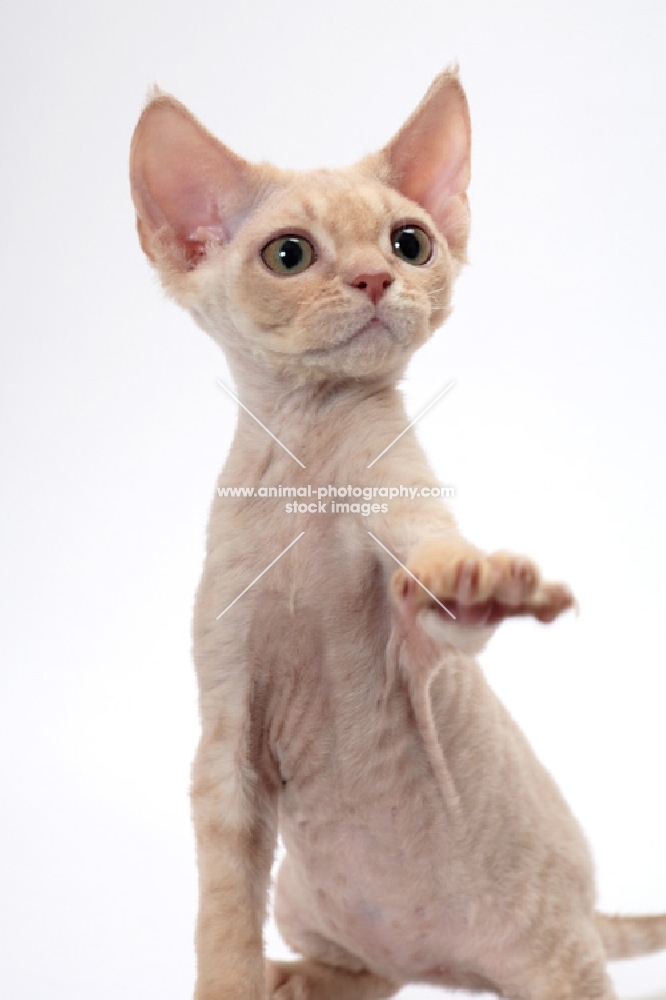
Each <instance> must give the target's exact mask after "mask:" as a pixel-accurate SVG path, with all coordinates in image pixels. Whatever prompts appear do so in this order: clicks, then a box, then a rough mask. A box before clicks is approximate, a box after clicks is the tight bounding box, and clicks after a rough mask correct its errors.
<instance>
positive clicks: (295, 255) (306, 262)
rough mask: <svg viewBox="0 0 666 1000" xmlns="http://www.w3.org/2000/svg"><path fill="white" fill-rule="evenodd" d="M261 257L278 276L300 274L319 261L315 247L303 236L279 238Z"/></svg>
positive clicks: (264, 250) (273, 241) (267, 247)
mask: <svg viewBox="0 0 666 1000" xmlns="http://www.w3.org/2000/svg"><path fill="white" fill-rule="evenodd" d="M261 256H262V258H263V261H264V264H265V265H266V267H269V268H270V269H271V271H275V273H276V274H300V273H301V271H305V270H306V269H307V268H308V267H310V266H311V265H312V264H314V262H315V260H316V259H317V258H316V254H315V251H314V247H313V246H312V244H311V243H310V242H309V241H308V240H306V239H305V237H303V236H278V238H277V239H276V240H271V242H270V243H268V244H267V245H266V246H265V247H264V249H263V250H262V251H261Z"/></svg>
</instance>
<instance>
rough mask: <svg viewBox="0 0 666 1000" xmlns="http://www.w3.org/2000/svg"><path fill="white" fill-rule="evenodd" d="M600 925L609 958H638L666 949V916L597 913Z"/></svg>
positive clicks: (598, 925)
mask: <svg viewBox="0 0 666 1000" xmlns="http://www.w3.org/2000/svg"><path fill="white" fill-rule="evenodd" d="M596 924H597V929H598V930H599V933H600V934H601V938H602V940H603V943H604V948H605V949H606V955H607V956H608V958H609V959H618V958H637V957H638V956H639V955H649V954H651V953H652V952H653V951H661V950H662V948H666V913H659V914H655V915H654V916H649V917H623V916H610V915H609V914H606V913H597V914H596Z"/></svg>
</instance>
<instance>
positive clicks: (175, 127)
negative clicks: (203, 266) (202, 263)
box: [130, 91, 259, 270]
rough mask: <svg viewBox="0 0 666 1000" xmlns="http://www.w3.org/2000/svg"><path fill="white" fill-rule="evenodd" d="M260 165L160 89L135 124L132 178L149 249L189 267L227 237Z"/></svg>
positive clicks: (159, 259) (162, 259) (163, 260)
mask: <svg viewBox="0 0 666 1000" xmlns="http://www.w3.org/2000/svg"><path fill="white" fill-rule="evenodd" d="M257 173H258V172H257V168H256V167H254V166H252V164H250V163H247V162H246V161H245V160H243V159H241V158H240V157H239V156H236V154H235V153H232V152H231V150H229V149H227V148H226V147H225V146H223V145H222V143H221V142H218V140H217V139H215V138H214V136H212V135H211V134H210V133H209V132H207V131H206V129H204V128H203V126H202V125H200V124H199V122H198V121H197V120H196V118H194V116H193V115H191V114H190V112H189V111H188V110H187V108H185V107H184V106H183V105H182V104H180V103H179V102H178V101H176V100H175V99H174V98H173V97H169V96H168V95H167V94H162V93H160V92H159V91H157V92H155V93H154V94H153V96H152V98H151V100H150V101H149V103H148V105H147V106H146V108H145V110H144V112H143V114H142V115H141V118H140V119H139V122H138V124H137V126H136V129H135V130H134V136H133V138H132V147H131V151H130V182H131V187H132V199H133V201H134V207H135V208H136V214H137V228H138V231H139V239H140V241H141V246H142V247H143V249H144V251H145V252H146V254H147V255H148V257H150V259H151V260H153V261H155V262H156V263H158V264H163V265H167V266H169V267H172V268H173V267H175V268H176V269H178V270H191V269H192V268H193V267H196V265H197V263H198V262H199V260H201V258H202V257H203V256H204V255H205V253H206V246H207V245H210V244H211V243H222V242H225V241H226V240H228V239H229V238H230V237H231V235H232V234H233V232H234V231H235V229H236V228H237V227H238V225H239V224H240V222H241V221H242V219H243V217H244V215H245V213H246V212H247V210H248V209H249V207H250V206H251V203H252V200H253V198H254V197H255V195H256V193H257V190H258V187H259V179H258V176H257Z"/></svg>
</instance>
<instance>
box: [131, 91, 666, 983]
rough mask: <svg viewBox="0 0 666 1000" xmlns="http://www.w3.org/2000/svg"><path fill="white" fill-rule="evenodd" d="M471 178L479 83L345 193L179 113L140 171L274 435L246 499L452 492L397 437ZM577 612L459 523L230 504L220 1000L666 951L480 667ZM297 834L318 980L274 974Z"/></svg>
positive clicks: (544, 975) (656, 920)
mask: <svg viewBox="0 0 666 1000" xmlns="http://www.w3.org/2000/svg"><path fill="white" fill-rule="evenodd" d="M469 176H470V128H469V117H468V110H467V104H466V101H465V97H464V94H463V91H462V88H461V86H460V83H459V82H458V79H457V76H456V74H455V73H453V72H449V73H445V74H443V75H442V76H440V77H439V78H438V79H437V80H436V81H435V83H434V84H433V86H432V87H431V89H430V91H429V92H428V94H427V95H426V97H425V99H424V100H423V102H422V103H421V105H420V106H419V108H418V109H417V110H416V112H415V113H414V115H413V116H412V117H411V118H410V119H409V121H408V122H407V123H406V125H405V126H404V127H403V128H402V129H401V130H400V132H399V133H398V134H397V136H396V137H395V138H394V139H393V140H392V141H391V142H390V143H389V144H388V145H387V146H386V147H385V148H384V149H383V150H382V151H381V152H380V153H377V154H376V155H373V156H369V157H368V158H366V159H365V160H363V161H362V162H361V163H359V164H358V165H357V166H355V167H353V168H349V169H345V170H335V171H333V170H316V171H310V172H307V173H298V172H293V171H283V170H278V169H276V168H274V167H271V166H268V165H261V166H255V165H252V164H250V163H248V162H246V161H245V160H243V159H241V158H240V157H238V156H236V155H235V154H234V153H232V152H230V151H229V150H228V149H226V148H225V147H224V146H223V145H221V144H220V143H219V142H218V141H217V140H216V139H214V138H213V137H212V136H211V135H210V134H209V133H208V132H206V131H205V130H204V129H203V128H202V127H201V125H199V124H198V122H197V121H196V120H195V119H194V118H193V117H192V116H191V115H190V114H189V112H188V111H187V110H186V109H185V108H184V107H183V106H182V105H180V104H179V103H178V102H177V101H175V100H173V99H172V98H171V97H168V96H166V95H163V94H160V93H156V94H155V95H154V96H153V97H152V99H151V100H150V102H149V104H148V106H147V107H146V109H145V111H144V113H143V115H142V116H141V119H140V121H139V124H138V125H137V128H136V132H135V135H134V140H133V145H132V156H131V179H132V192H133V197H134V203H135V206H136V211H137V216H138V228H139V235H140V239H141V245H142V247H143V249H144V250H145V252H146V253H147V255H148V257H149V258H150V259H151V260H152V262H153V263H154V264H155V266H156V268H157V271H158V273H159V275H160V277H161V279H162V281H163V283H164V286H165V288H166V289H167V291H168V292H169V294H170V295H172V296H173V297H174V298H175V299H176V301H177V302H179V303H180V304H181V305H183V306H184V307H186V308H187V309H188V310H189V311H190V312H191V313H192V315H193V316H194V318H195V319H196V321H197V322H198V323H199V324H200V325H201V326H202V327H203V328H204V330H206V331H207V332H208V333H209V334H210V335H211V336H212V337H213V338H214V339H215V340H216V341H217V342H218V343H219V344H220V345H221V347H222V348H223V349H224V351H225V354H226V356H227V358H228V362H229V365H230V368H231V370H232V372H233V376H234V379H235V382H236V386H237V391H238V393H239V394H240V398H241V400H242V402H243V404H244V406H245V407H247V410H249V411H251V414H253V415H254V417H256V418H257V420H259V421H261V424H263V425H264V426H263V427H262V426H260V424H259V423H257V422H256V420H255V419H254V417H253V416H252V415H251V414H250V413H249V412H247V411H246V410H245V409H241V411H240V413H239V418H238V428H237V432H236V436H235V439H234V442H233V445H232V448H231V452H230V455H229V458H228V459H227V463H226V465H225V467H224V470H223V472H222V475H221V478H220V481H219V485H220V487H226V486H242V485H253V486H255V487H260V486H277V485H280V484H290V485H291V486H295V487H298V486H305V485H307V484H329V483H330V484H334V485H335V484H337V485H343V484H344V485H347V484H353V485H354V486H360V487H364V486H393V485H397V484H404V485H409V486H415V487H423V486H435V485H437V483H436V480H435V478H434V475H433V473H432V471H431V469H430V467H429V465H428V463H427V461H426V459H425V457H424V455H423V454H422V452H421V450H420V448H419V446H418V444H417V442H416V439H415V437H414V434H413V433H412V431H408V432H407V433H405V434H403V435H402V436H401V437H398V435H400V434H401V432H402V431H403V430H404V428H405V427H406V426H407V418H406V415H405V410H404V406H403V401H402V398H401V395H400V393H399V392H398V390H397V388H396V383H397V380H398V379H399V377H400V376H401V374H402V373H403V371H404V369H405V366H406V363H407V361H408V359H409V357H410V355H411V354H412V353H413V352H414V351H415V350H416V348H418V347H419V346H420V345H421V344H423V343H424V341H425V340H427V338H428V337H430V335H431V334H432V332H433V331H434V330H435V328H436V327H438V326H439V325H440V324H441V323H442V321H443V320H444V319H445V318H446V316H447V314H448V312H449V308H450V301H451V288H452V285H453V282H454V279H455V277H456V276H457V274H458V272H459V270H460V267H461V265H462V263H463V262H464V257H465V246H466V240H467V233H468V219H469V216H468V206H467V198H466V194H465V192H466V189H467V186H468V182H469ZM266 428H267V429H268V430H269V431H270V432H271V434H273V435H275V437H276V438H278V439H279V442H281V444H282V445H284V448H283V447H281V445H280V444H279V443H278V442H277V441H276V440H275V439H274V438H273V437H271V436H270V435H269V434H268V433H267V431H266ZM395 438H398V440H397V441H396V442H395V444H393V446H392V447H390V448H389V449H388V451H387V452H386V454H384V455H383V457H382V458H381V459H379V460H378V461H377V462H375V463H374V464H372V466H371V468H370V469H368V465H370V464H371V463H373V460H374V459H375V458H376V457H377V455H378V454H379V453H380V452H381V451H382V450H383V449H384V448H385V447H386V446H387V445H389V444H390V443H391V442H392V441H393V439H395ZM285 448H286V449H288V452H287V451H286V450H285ZM292 456H295V457H292ZM296 459H298V461H296ZM299 463H300V464H299ZM302 466H305V468H303V467H302ZM315 506H316V505H315ZM369 532H371V533H372V534H370V533H369ZM292 543H293V544H292ZM289 546H291V547H289ZM288 547H289V548H288ZM286 549H288V551H285V550H286ZM278 557H280V558H278ZM275 560H277V561H275ZM396 560H397V561H399V563H400V564H403V566H402V567H401V566H400V565H398V563H397V562H396ZM272 562H273V563H274V564H273V565H272V566H271V567H270V569H268V571H267V572H265V573H263V571H264V570H265V569H266V567H267V566H268V565H269V564H270V563H272ZM403 567H406V569H405V568H403ZM262 573H263V575H261V576H260V574H262ZM253 581H254V583H253ZM417 581H420V583H418V582H417ZM250 584H253V585H252V586H249V585H250ZM248 587H249V589H247V590H246V588H248ZM424 588H427V589H424ZM244 590H246V592H245V593H244V594H243V595H242V597H240V598H239V599H238V600H236V598H238V595H239V594H241V592H242V591H244ZM234 602H235V603H234ZM438 602H441V604H444V605H446V608H448V611H450V612H452V613H453V615H455V620H454V619H453V618H452V617H451V616H450V615H449V613H448V612H447V611H446V610H445V609H444V608H443V607H441V606H440V604H439V603H438ZM572 603H573V599H572V596H571V594H570V592H569V591H568V589H567V588H566V587H564V586H562V585H559V584H549V583H543V582H541V580H540V577H539V574H538V572H537V569H536V567H535V566H534V565H533V563H532V562H530V561H529V560H527V559H524V558H519V557H516V556H512V555H509V554H506V553H498V554H495V555H490V556H487V555H485V554H484V553H482V552H480V551H479V550H478V549H476V548H474V547H473V546H472V545H470V544H469V543H467V542H466V541H465V540H464V539H463V538H462V537H461V535H460V534H459V533H458V530H457V529H456V527H455V525H454V523H453V522H452V519H451V517H450V515H449V513H448V512H447V510H446V509H445V508H444V506H443V505H442V504H441V503H440V501H439V500H435V499H432V498H424V497H421V498H419V499H415V500H408V499H405V498H403V499H399V500H395V501H393V502H391V503H390V504H389V505H387V509H384V510H383V511H382V510H381V509H379V510H376V511H375V512H374V513H371V514H370V515H369V516H367V517H364V516H362V515H360V514H359V515H353V514H348V515H332V514H331V513H330V510H329V511H327V513H326V514H323V513H315V512H314V511H307V512H306V513H302V514H289V515H288V514H287V513H286V512H285V504H284V502H282V501H277V500H275V499H269V498H265V499H258V498H257V499H253V500H247V499H231V498H225V499H221V498H218V499H216V500H215V503H214V504H213V509H212V513H211V518H210V525H209V532H208V555H207V558H206V564H205V567H204V572H203V578H202V581H201V586H200V588H199V592H198V597H197V602H196V612H195V622H194V655H195V660H196V666H197V670H198V676H199V682H200V690H201V698H200V707H201V723H202V736H201V744H200V747H199V751H198V754H197V758H196V762H195V765H194V777H193V788H192V801H193V809H194V821H195V827H196V838H197V845H198V862H199V875H200V894H201V897H200V912H199V920H198V928H197V952H198V979H197V986H196V994H195V995H196V1000H241V998H242V1000H263V998H265V997H267V996H270V997H275V998H279V1000H290V998H294V1000H296V998H299V1000H306V998H313V1000H314V998H317V1000H335V998H349V1000H362V998H381V997H388V996H390V995H391V994H393V993H395V992H396V991H397V990H398V989H399V988H400V986H401V985H402V984H404V983H407V982H412V981H413V982H425V983H434V984H439V985H441V986H462V987H467V988H469V989H478V990H493V991H496V992H497V993H499V994H502V995H504V996H507V997H515V998H521V1000H542V998H543V1000H545V998H548V1000H564V998H571V1000H574V998H575V1000H592V998H598V997H603V998H610V997H612V996H613V990H612V987H611V984H610V981H609V979H608V976H607V973H606V960H607V959H608V958H618V957H624V956H631V955H636V954H639V953H643V952H647V951H650V950H656V949H658V948H662V947H664V946H666V916H659V917H642V918H621V917H607V916H600V915H598V914H595V909H594V907H595V888H594V876H593V868H592V863H591V860H590V856H589V851H588V847H587V844H586V842H585V839H584V837H583V835H582V834H581V831H580V829H579V827H578V824H577V823H576V821H575V819H574V818H573V817H572V816H571V813H570V812H569V809H568V808H567V806H566V804H565V802H564V800H563V799H562V797H561V795H560V793H559V791H558V790H557V788H556V787H555V785H554V783H553V781H552V780H551V778H550V776H549V775H548V773H547V772H546V771H545V770H544V769H543V767H542V766H541V765H540V764H539V762H538V761H537V760H536V758H535V756H534V754H533V752H532V750H531V748H530V747H529V745H528V743H527V742H526V740H525V738H524V737H523V735H522V734H521V733H520V731H519V730H518V728H517V727H516V725H515V724H514V723H513V721H512V720H511V718H510V716H509V715H508V713H507V711H506V710H505V709H504V707H503V706H502V705H501V704H500V702H499V701H498V699H497V698H496V697H495V695H494V694H493V692H492V691H491V689H490V688H489V687H488V685H487V683H486V681H485V679H484V677H483V674H482V673H481V670H480V668H479V667H478V666H477V664H476V662H475V660H474V658H473V656H474V654H475V653H477V652H478V651H479V650H481V649H482V647H483V646H484V644H485V642H486V641H487V639H488V638H489V636H490V635H491V633H492V632H493V630H494V629H495V628H496V627H497V624H498V623H499V622H500V621H501V619H502V618H503V617H506V616H507V615H516V614H521V615H532V616H534V617H536V618H537V619H539V620H540V621H551V620H552V619H554V618H555V617H556V616H557V615H558V614H559V613H560V612H562V611H563V610H565V609H567V608H569V607H571V605H572ZM278 822H279V826H280V831H281V834H282V837H283V839H284V843H285V846H286V850H287V856H286V859H285V861H284V863H283V865H282V867H281V869H280V873H279V876H278V880H277V886H276V903H275V906H276V918H277V922H278V926H279V927H280V929H281V931H282V933H283V935H284V937H285V939H286V941H287V942H288V943H289V944H290V945H291V947H292V948H293V949H294V950H296V951H297V952H299V953H300V954H301V955H302V956H303V961H301V962H296V963H271V962H268V963H265V961H264V957H263V948H262V928H263V923H264V917H265V911H266V896H267V889H268V884H269V877H270V871H271V863H272V861H273V855H274V850H275V844H276V837H277V830H278Z"/></svg>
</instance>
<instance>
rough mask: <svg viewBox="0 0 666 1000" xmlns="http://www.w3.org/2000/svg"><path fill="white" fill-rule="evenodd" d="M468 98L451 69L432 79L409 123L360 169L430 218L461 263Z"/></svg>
mask: <svg viewBox="0 0 666 1000" xmlns="http://www.w3.org/2000/svg"><path fill="white" fill-rule="evenodd" d="M470 154H471V130H470V121H469V109H468V107H467V99H466V97H465V92H464V91H463V89H462V86H461V84H460V81H459V79H458V74H457V71H456V70H455V69H452V70H448V71H447V72H445V73H442V74H441V75H440V76H438V77H437V78H436V80H435V81H434V83H433V84H432V86H431V87H430V89H429V91H428V93H427V94H426V95H425V97H424V98H423V100H422V101H421V103H420V104H419V106H418V108H417V109H416V111H415V112H414V113H413V115H412V116H411V118H409V119H408V120H407V122H406V123H405V124H404V125H403V126H402V128H401V129H400V131H399V132H398V133H397V135H395V136H394V137H393V139H391V141H390V142H389V143H388V144H387V145H386V146H385V147H384V148H383V149H382V150H380V152H379V153H375V154H373V155H372V156H370V157H368V158H367V160H366V161H365V165H366V166H368V167H371V168H372V169H373V170H374V171H375V172H376V173H377V174H378V175H379V176H380V178H381V179H382V180H383V181H384V182H385V183H387V184H389V185H390V186H391V187H394V188H396V189H397V190H398V191H400V192H401V194H404V195H405V196H406V197H407V198H411V199H412V201H415V202H417V203H418V204H419V205H421V207H422V208H424V209H425V210H426V212H428V213H429V215H431V216H432V218H433V219H434V221H435V223H436V225H437V227H438V229H439V230H440V232H441V233H442V234H443V235H444V236H445V237H446V240H447V242H448V244H449V247H450V248H451V251H452V253H454V255H456V256H457V257H459V258H460V259H463V260H464V256H465V246H466V243H467V235H468V232H469V209H468V204H467V194H466V192H467V187H468V185H469V181H470V172H471V162H470Z"/></svg>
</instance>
